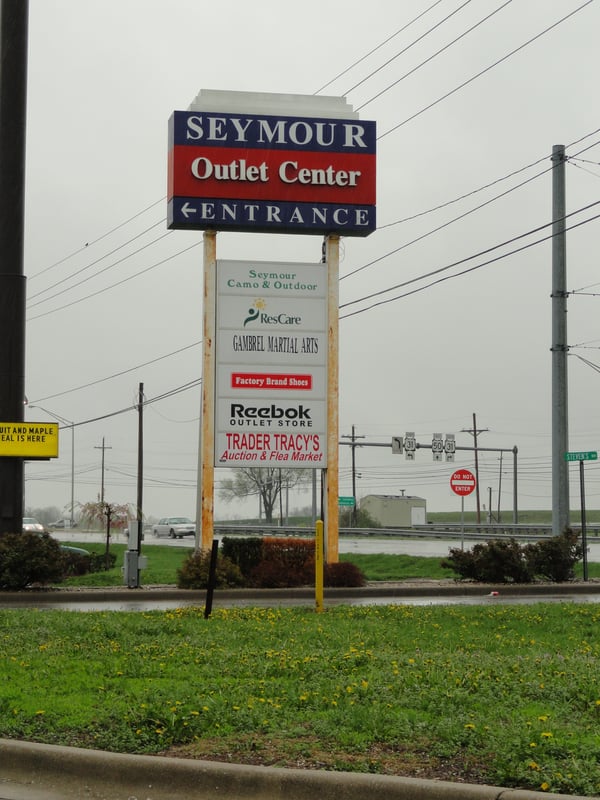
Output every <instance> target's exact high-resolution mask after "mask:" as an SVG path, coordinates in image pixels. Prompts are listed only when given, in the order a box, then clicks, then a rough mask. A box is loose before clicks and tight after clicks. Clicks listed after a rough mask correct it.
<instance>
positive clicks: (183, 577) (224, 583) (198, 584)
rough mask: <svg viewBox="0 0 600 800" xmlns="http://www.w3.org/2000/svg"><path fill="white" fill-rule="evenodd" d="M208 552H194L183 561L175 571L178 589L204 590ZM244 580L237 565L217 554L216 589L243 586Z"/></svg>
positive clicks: (208, 568) (209, 553) (208, 560)
mask: <svg viewBox="0 0 600 800" xmlns="http://www.w3.org/2000/svg"><path fill="white" fill-rule="evenodd" d="M210 558H211V551H210V550H195V551H194V552H193V553H190V554H189V555H188V556H187V558H186V559H185V560H184V562H183V564H182V565H181V567H180V568H179V569H178V570H177V586H178V587H179V588H180V589H206V588H208V576H209V570H210ZM244 583H245V582H244V578H243V576H242V573H241V572H240V568H239V567H238V566H237V564H234V563H233V562H232V561H230V559H229V558H226V557H225V556H223V555H221V554H219V556H218V558H217V567H216V572H215V586H216V588H217V589H229V588H232V587H235V586H243V585H244Z"/></svg>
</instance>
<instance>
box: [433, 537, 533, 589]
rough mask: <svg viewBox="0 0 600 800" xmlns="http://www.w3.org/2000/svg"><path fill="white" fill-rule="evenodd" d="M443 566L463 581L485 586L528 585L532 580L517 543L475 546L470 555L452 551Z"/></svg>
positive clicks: (500, 540)
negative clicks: (489, 584)
mask: <svg viewBox="0 0 600 800" xmlns="http://www.w3.org/2000/svg"><path fill="white" fill-rule="evenodd" d="M442 566H443V567H448V568H449V569H454V570H455V572H458V574H459V575H460V576H461V578H470V579H471V580H476V581H482V582H483V583H529V582H531V581H532V580H533V574H532V573H531V571H530V568H529V565H528V563H527V560H526V558H525V554H524V553H523V548H522V547H521V545H520V544H519V543H518V542H517V541H516V540H515V539H507V540H504V539H493V540H492V541H489V542H486V543H485V544H476V545H474V546H473V549H472V550H471V551H462V550H459V549H458V548H453V549H452V550H450V555H449V557H448V558H447V559H444V561H442Z"/></svg>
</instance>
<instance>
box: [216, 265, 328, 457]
mask: <svg viewBox="0 0 600 800" xmlns="http://www.w3.org/2000/svg"><path fill="white" fill-rule="evenodd" d="M216 329H217V340H216V364H217V380H216V402H215V416H216V419H215V466H232V467H236V466H251V465H256V466H261V467H269V466H279V467H283V466H286V467H298V468H306V467H315V468H316V467H318V468H323V467H325V466H326V465H327V341H328V337H327V267H326V265H325V264H304V263H298V264H287V263H279V262H267V263H265V262H251V261H217V308H216Z"/></svg>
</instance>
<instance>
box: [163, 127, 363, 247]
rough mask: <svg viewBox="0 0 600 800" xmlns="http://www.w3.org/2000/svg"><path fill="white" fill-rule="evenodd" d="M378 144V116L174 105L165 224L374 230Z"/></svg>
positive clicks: (279, 229) (354, 232) (354, 233)
mask: <svg viewBox="0 0 600 800" xmlns="http://www.w3.org/2000/svg"><path fill="white" fill-rule="evenodd" d="M375 152H376V130H375V122H372V121H364V120H358V119H336V118H334V119H328V118H318V117H309V116H306V117H292V116H283V115H282V116H274V115H269V114H242V113H236V114H232V113H223V112H214V111H213V112H211V111H175V112H174V113H173V115H172V116H171V119H170V121H169V161H168V192H167V200H168V210H167V224H168V227H169V228H171V229H193V230H206V229H216V230H229V231H253V232H264V233H302V234H319V235H322V234H328V233H329V234H330V233H335V234H339V235H343V236H368V235H369V234H370V233H372V232H373V231H374V230H375V227H376V220H375V202H376V200H375V197H376V193H375Z"/></svg>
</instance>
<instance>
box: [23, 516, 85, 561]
mask: <svg viewBox="0 0 600 800" xmlns="http://www.w3.org/2000/svg"><path fill="white" fill-rule="evenodd" d="M23 533H37V535H38V536H42V535H43V534H44V533H47V534H48V535H50V531H48V530H46V528H44V526H43V525H42V523H41V522H38V521H37V519H34V518H33V517H24V518H23ZM59 545H60V549H61V550H62V552H63V553H71V554H72V555H78V556H89V555H90V551H89V550H84V549H83V547H73V545H70V544H62V542H59Z"/></svg>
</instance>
